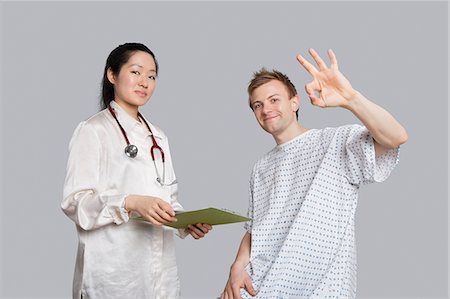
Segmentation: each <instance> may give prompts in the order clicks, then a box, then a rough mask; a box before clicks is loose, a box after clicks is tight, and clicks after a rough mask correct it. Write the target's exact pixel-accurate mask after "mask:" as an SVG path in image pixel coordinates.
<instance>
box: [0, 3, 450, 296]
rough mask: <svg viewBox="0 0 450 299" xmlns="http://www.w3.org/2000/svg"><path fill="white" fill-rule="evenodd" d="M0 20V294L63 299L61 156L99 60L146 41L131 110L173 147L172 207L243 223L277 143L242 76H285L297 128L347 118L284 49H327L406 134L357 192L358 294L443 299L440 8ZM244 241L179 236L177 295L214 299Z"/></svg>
mask: <svg viewBox="0 0 450 299" xmlns="http://www.w3.org/2000/svg"><path fill="white" fill-rule="evenodd" d="M0 13H1V16H0V20H1V22H0V26H1V27H0V29H1V42H2V45H1V47H0V54H1V64H2V65H1V76H2V78H1V80H0V84H1V85H0V88H1V89H0V90H1V102H0V103H1V106H0V108H1V110H0V112H1V115H0V119H1V121H0V129H1V130H0V134H1V136H0V137H1V147H0V154H1V160H0V163H1V165H0V166H1V167H0V169H1V181H0V182H1V185H0V187H1V195H0V196H1V206H0V207H1V209H0V211H1V215H0V225H1V230H0V241H1V246H0V250H1V259H0V262H1V264H0V275H1V276H0V296H3V298H9V297H12V298H17V297H23V298H38V297H42V298H50V297H58V298H69V297H70V294H71V284H72V274H73V268H74V263H75V254H76V244H77V235H76V230H75V227H74V225H73V223H71V222H70V221H69V219H68V218H66V217H65V216H64V214H63V213H62V212H61V210H60V202H61V200H62V186H63V181H64V176H65V166H66V160H67V154H68V152H67V146H68V142H69V140H70V138H71V135H72V133H73V130H74V129H75V127H76V125H77V124H78V123H79V122H80V121H81V120H83V119H86V118H88V117H89V116H90V115H92V114H94V113H96V112H97V111H98V96H99V86H100V80H101V76H102V69H103V67H104V62H105V59H106V57H107V55H108V54H109V52H110V51H111V50H112V49H113V48H114V47H116V46H117V45H119V44H121V43H123V42H127V41H139V42H143V43H145V44H147V45H148V46H149V47H150V48H151V49H152V50H154V52H155V53H156V55H157V58H158V61H159V63H160V66H161V72H160V77H159V79H158V82H157V90H156V93H155V94H154V96H153V97H152V99H151V101H150V103H149V104H148V105H146V106H145V107H143V109H142V112H143V113H144V114H145V115H146V116H147V117H148V118H149V119H151V121H152V122H154V123H156V124H157V125H159V126H160V127H162V128H163V129H164V131H165V132H166V133H167V135H168V136H169V138H170V141H171V150H172V155H173V159H174V164H175V170H176V172H177V176H178V178H179V181H180V201H181V202H182V203H183V204H184V206H185V208H187V209H195V208H202V207H207V206H217V207H225V208H228V209H231V210H235V211H237V212H240V213H243V214H245V213H246V211H247V204H248V198H247V188H248V180H249V176H250V170H251V167H252V165H253V163H254V162H255V161H256V160H257V158H258V157H260V156H261V155H262V154H264V153H265V152H267V151H268V150H270V149H271V148H272V147H273V146H274V141H273V140H272V139H271V137H270V135H267V134H266V133H265V132H263V131H262V130H261V129H260V128H259V126H258V124H257V123H256V121H255V119H254V117H253V114H252V112H251V111H250V109H249V108H248V106H247V95H246V86H247V83H248V81H249V79H250V77H251V74H252V72H253V71H255V70H257V69H259V68H260V67H262V66H266V67H268V68H277V69H279V70H281V71H283V72H285V73H287V74H288V75H289V76H290V77H291V79H292V80H293V82H294V83H295V84H296V85H297V89H298V91H299V94H300V97H301V98H302V102H301V107H300V122H301V123H302V124H303V125H304V126H306V127H325V126H338V125H342V124H347V123H357V122H358V120H357V119H356V118H355V117H354V116H353V115H351V113H349V112H348V111H344V110H340V109H320V108H317V107H313V106H312V105H311V104H310V103H309V102H308V101H307V100H306V99H305V98H306V96H305V92H304V89H303V86H304V84H305V83H307V82H309V80H310V77H309V75H308V74H307V73H306V71H304V70H303V69H302V68H301V67H300V66H299V64H298V63H297V62H296V60H295V56H296V54H298V53H301V54H304V55H305V56H308V55H307V49H308V47H314V48H315V49H317V50H318V52H319V53H320V54H321V55H323V56H324V55H326V49H327V48H328V47H331V48H333V49H334V51H335V53H336V54H337V57H338V60H339V63H340V68H341V71H342V72H343V73H344V75H346V77H347V78H348V79H349V80H350V81H351V83H352V84H353V86H354V87H356V88H357V89H358V90H359V91H361V92H362V93H363V94H364V95H366V96H367V97H368V98H369V99H372V100H373V101H374V102H376V103H378V104H380V105H381V106H383V107H384V108H386V109H387V110H388V111H390V112H391V113H392V114H393V115H394V116H395V117H396V118H397V119H398V120H399V121H400V122H401V123H402V124H403V125H404V126H405V127H406V128H407V131H408V133H409V136H410V139H409V141H408V143H407V144H405V145H404V146H403V147H402V149H401V154H400V164H399V165H398V167H397V168H396V169H395V170H394V172H393V173H392V175H391V177H390V178H389V179H388V180H387V181H386V182H384V183H381V184H373V185H369V186H365V187H364V188H362V190H361V193H360V201H359V206H358V211H357V216H356V219H357V228H356V231H357V246H358V297H360V298H365V297H376V298H381V297H386V298H387V297H420V298H431V297H442V298H446V297H447V282H448V276H447V269H448V227H447V214H448V213H447V212H448V206H447V196H448V193H447V182H448V176H447V175H448V174H447V165H448V164H447V163H448V154H447V153H448V127H447V116H448V114H447V113H448V106H447V105H448V104H447V99H448V95H447V85H448V76H447V67H448V65H447V62H448V56H447V55H448V35H447V34H448V32H447V30H448V23H447V21H448V20H447V18H448V5H447V3H446V2H434V3H433V2H432V3H424V2H381V3H373V2H364V3H356V2H316V3H312V2H283V3H274V2H232V3H223V2H214V3H212V2H168V3H161V2H134V3H120V2H97V3H89V2H83V3H70V2H66V3H57V2H47V3H45V2H42V3H37V2H34V3H33V2H29V3H26V2H20V3H13V2H4V3H0ZM308 58H309V56H308ZM243 233H244V230H243V228H242V225H241V224H233V225H228V226H217V227H215V228H214V229H213V231H212V232H211V233H210V234H209V235H208V236H207V237H206V238H205V239H203V240H201V241H194V240H192V239H186V240H179V241H177V254H178V265H179V271H180V278H181V283H182V296H183V297H185V298H188V297H189V298H200V297H204V298H212V297H213V296H214V295H217V294H219V293H220V291H221V290H222V289H223V286H224V284H225V282H226V279H227V276H228V269H229V266H230V264H231V263H232V261H233V260H234V257H235V255H236V251H237V248H238V246H239V242H240V240H241V237H242V235H243Z"/></svg>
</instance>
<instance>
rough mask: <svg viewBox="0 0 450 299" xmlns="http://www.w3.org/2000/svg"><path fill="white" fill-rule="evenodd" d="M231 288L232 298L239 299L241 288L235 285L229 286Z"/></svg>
mask: <svg viewBox="0 0 450 299" xmlns="http://www.w3.org/2000/svg"><path fill="white" fill-rule="evenodd" d="M231 288H232V290H233V297H232V298H234V299H241V288H240V287H239V286H238V285H237V284H234V285H231Z"/></svg>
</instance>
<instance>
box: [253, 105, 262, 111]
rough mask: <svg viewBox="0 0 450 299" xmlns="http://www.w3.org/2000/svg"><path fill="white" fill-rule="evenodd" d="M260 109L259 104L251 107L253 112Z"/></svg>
mask: <svg viewBox="0 0 450 299" xmlns="http://www.w3.org/2000/svg"><path fill="white" fill-rule="evenodd" d="M259 108H261V104H255V105H253V110H256V109H259Z"/></svg>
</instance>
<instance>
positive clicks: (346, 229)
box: [221, 49, 408, 299]
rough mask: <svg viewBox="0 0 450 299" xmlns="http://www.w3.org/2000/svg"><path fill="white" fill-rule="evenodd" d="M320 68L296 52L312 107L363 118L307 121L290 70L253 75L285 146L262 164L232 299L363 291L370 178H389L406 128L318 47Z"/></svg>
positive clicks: (257, 102)
mask: <svg viewBox="0 0 450 299" xmlns="http://www.w3.org/2000/svg"><path fill="white" fill-rule="evenodd" d="M309 53H310V54H311V56H312V57H313V59H314V60H315V62H316V63H317V66H318V68H319V69H317V68H316V67H315V66H313V65H312V64H311V63H309V62H308V61H307V60H305V59H304V58H303V57H302V56H301V55H298V56H297V60H298V61H299V62H300V64H301V65H302V66H303V67H304V68H305V69H306V70H307V71H308V72H309V73H310V74H311V76H312V77H313V80H312V81H311V82H310V83H308V84H307V85H306V92H307V94H308V96H309V98H310V100H311V103H312V104H313V105H316V106H319V107H322V108H325V107H341V108H344V109H347V110H349V111H351V112H352V113H353V114H354V115H355V116H356V117H357V118H358V119H359V120H360V121H361V122H362V123H363V124H364V126H361V125H347V126H342V127H338V128H325V129H307V128H305V127H303V126H302V125H300V124H299V122H298V120H297V117H296V115H297V111H298V108H299V96H298V95H297V92H296V90H295V87H294V85H293V84H292V83H291V81H290V80H289V78H288V77H287V76H285V75H284V74H282V73H280V72H277V71H272V72H269V71H267V70H265V69H262V70H261V71H259V72H257V73H255V74H254V77H253V79H252V81H251V82H250V85H249V87H248V93H249V103H250V107H251V108H252V110H253V112H254V114H255V117H256V120H257V121H258V123H259V124H260V126H261V127H262V128H263V129H264V130H265V131H267V132H268V133H269V134H271V135H272V136H273V138H274V139H275V142H276V143H277V145H276V146H275V148H274V149H272V150H271V151H270V152H268V153H267V154H266V155H265V156H263V157H262V158H261V159H260V160H259V161H258V162H257V163H256V164H255V166H254V168H253V172H252V177H251V180H250V204H249V213H248V214H249V217H251V218H252V219H253V220H252V221H250V222H248V223H246V225H245V228H246V230H247V232H246V233H245V235H244V237H243V239H242V242H241V245H240V247H239V250H238V254H237V257H236V260H235V262H234V263H233V265H232V266H231V269H230V276H229V279H228V282H227V284H226V286H225V290H224V292H223V294H222V296H221V298H224V299H230V298H241V297H242V298H252V297H253V296H255V297H256V298H354V297H355V296H356V249H355V235H354V216H355V211H356V204H357V199H358V189H359V187H360V186H361V185H363V184H367V183H371V182H375V181H376V182H381V181H383V180H385V179H386V178H387V177H388V176H389V174H390V172H391V171H392V169H393V168H394V167H395V165H396V164H397V161H398V148H399V146H400V145H401V144H403V143H405V142H406V140H407V139H408V136H407V133H406V131H405V129H404V128H403V127H402V126H401V125H400V124H399V123H398V122H397V121H396V120H395V119H394V118H393V117H392V115H390V114H389V113H388V112H387V111H386V110H384V109H383V108H381V107H380V106H378V105H376V104H374V103H372V102H371V101H369V100H368V99H366V98H365V97H364V96H363V95H362V94H360V93H359V92H358V91H357V90H355V89H354V88H353V87H352V86H351V84H350V82H349V81H348V80H347V79H346V78H345V77H344V76H343V75H342V73H340V71H339V69H338V63H337V60H336V56H335V54H334V53H333V51H332V50H331V49H330V50H328V56H329V58H330V67H327V65H326V64H325V62H324V61H323V60H322V58H321V57H320V56H319V55H318V54H317V52H316V51H314V50H313V49H310V50H309Z"/></svg>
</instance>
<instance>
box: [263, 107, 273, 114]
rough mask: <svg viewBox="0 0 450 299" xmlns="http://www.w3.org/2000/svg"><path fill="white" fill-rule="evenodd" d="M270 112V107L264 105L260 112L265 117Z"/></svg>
mask: <svg viewBox="0 0 450 299" xmlns="http://www.w3.org/2000/svg"><path fill="white" fill-rule="evenodd" d="M271 111H272V107H270V105H264V106H262V109H261V112H262V113H263V114H264V115H266V114H268V113H270V112H271Z"/></svg>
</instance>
